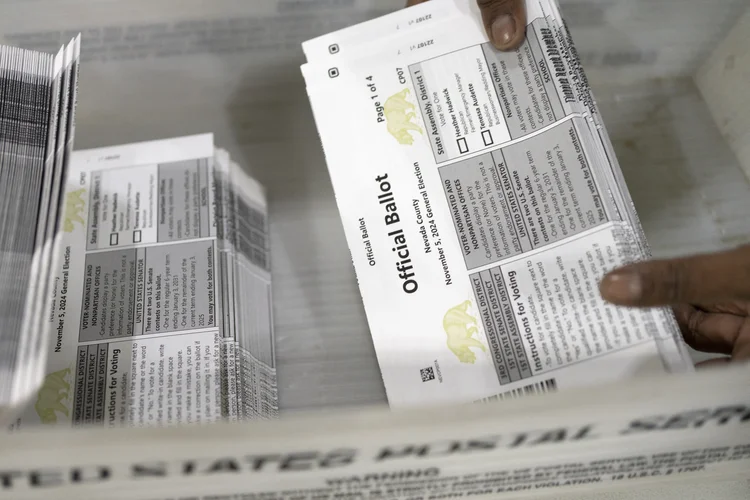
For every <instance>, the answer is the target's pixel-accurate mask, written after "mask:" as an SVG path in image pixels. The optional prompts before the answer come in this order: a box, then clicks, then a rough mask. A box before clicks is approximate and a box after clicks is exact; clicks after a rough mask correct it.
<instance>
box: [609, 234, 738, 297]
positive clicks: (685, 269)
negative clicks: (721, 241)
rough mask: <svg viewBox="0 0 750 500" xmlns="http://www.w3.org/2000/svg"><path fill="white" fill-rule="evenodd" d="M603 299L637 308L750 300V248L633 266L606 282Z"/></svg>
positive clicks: (617, 273)
mask: <svg viewBox="0 0 750 500" xmlns="http://www.w3.org/2000/svg"><path fill="white" fill-rule="evenodd" d="M600 291H601V293H602V297H603V298H604V299H605V300H607V301H609V302H612V303H614V304H619V305H624V306H636V307H651V306H668V305H676V304H690V303H693V304H694V303H712V302H720V301H723V300H750V246H745V247H740V248H737V249H735V250H729V251H726V252H719V253H714V254H707V255H697V256H693V257H685V258H679V259H670V260H654V261H650V262H641V263H638V264H632V265H629V266H626V267H623V268H621V269H618V270H616V271H613V272H612V273H610V274H608V275H607V276H605V277H604V280H602V283H601V286H600Z"/></svg>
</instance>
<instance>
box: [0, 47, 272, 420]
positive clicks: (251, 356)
mask: <svg viewBox="0 0 750 500" xmlns="http://www.w3.org/2000/svg"><path fill="white" fill-rule="evenodd" d="M79 50H80V49H79V39H78V38H76V39H75V40H74V41H73V42H71V44H70V46H68V47H66V48H65V49H63V50H62V51H61V52H60V54H58V56H57V57H55V58H52V57H51V56H47V55H44V54H40V53H36V52H30V51H25V50H18V49H13V48H2V52H0V69H2V72H3V73H2V78H3V80H2V86H0V144H2V152H1V153H0V155H1V156H0V159H1V160H2V163H1V164H0V179H2V181H1V182H0V189H2V190H3V193H2V195H1V197H2V198H1V199H2V204H0V207H1V208H0V210H2V212H0V242H1V243H0V244H1V245H2V252H1V253H0V307H2V313H1V314H0V340H1V341H2V345H3V350H2V353H3V357H2V359H0V369H1V370H2V371H3V374H4V376H3V377H2V381H1V382H0V384H2V389H1V392H0V398H2V401H0V403H2V404H3V405H4V406H8V407H18V406H19V405H22V406H25V409H23V410H21V412H20V417H18V418H16V419H15V421H14V422H13V423H12V427H13V428H14V429H20V428H22V427H27V426H31V425H34V424H39V423H42V424H49V425H54V424H64V425H71V423H72V425H76V426H77V425H84V424H88V425H98V426H104V427H120V426H161V425H170V424H181V423H209V422H214V421H217V420H219V419H227V420H238V419H257V418H274V417H276V416H277V415H278V393H277V384H276V365H275V353H274V338H273V320H272V310H271V276H270V258H269V242H268V217H267V206H266V199H265V192H264V190H263V188H262V187H261V186H260V185H259V184H257V183H256V182H255V181H254V180H253V179H251V178H249V177H248V176H247V175H246V174H245V173H244V172H243V171H242V169H241V168H240V167H239V166H238V165H237V164H236V163H235V162H233V161H232V159H231V158H230V156H229V154H228V153H227V152H226V151H223V150H221V149H217V148H215V146H214V140H213V135H211V134H206V135H199V136H190V137H182V138H176V139H167V140H160V141H152V142H144V143H137V144H127V145H122V146H115V147H107V148H100V149H92V150H86V151H76V152H72V138H73V129H74V128H73V123H74V113H73V109H74V105H75V102H76V101H75V90H76V82H77V70H78V65H77V60H78V54H79Z"/></svg>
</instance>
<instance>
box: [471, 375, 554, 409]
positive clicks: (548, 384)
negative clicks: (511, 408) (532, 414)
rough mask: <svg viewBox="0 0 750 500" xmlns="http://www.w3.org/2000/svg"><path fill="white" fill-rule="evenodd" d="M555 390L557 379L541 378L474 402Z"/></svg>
mask: <svg viewBox="0 0 750 500" xmlns="http://www.w3.org/2000/svg"><path fill="white" fill-rule="evenodd" d="M555 391H557V381H556V380H555V379H553V378H551V379H548V380H543V381H541V382H534V383H533V384H529V385H527V386H525V387H519V388H518V389H513V390H512V391H508V392H503V393H501V394H498V395H496V396H490V397H488V398H482V399H480V400H478V401H476V402H477V403H491V402H493V401H500V400H503V399H516V398H520V397H523V396H528V395H529V394H546V393H548V392H555Z"/></svg>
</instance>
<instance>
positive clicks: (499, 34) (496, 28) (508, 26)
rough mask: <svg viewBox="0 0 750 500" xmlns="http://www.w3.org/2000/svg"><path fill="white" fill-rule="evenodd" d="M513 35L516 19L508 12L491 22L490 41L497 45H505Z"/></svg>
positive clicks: (514, 34)
mask: <svg viewBox="0 0 750 500" xmlns="http://www.w3.org/2000/svg"><path fill="white" fill-rule="evenodd" d="M515 36H516V21H515V20H514V19H513V17H511V16H509V15H508V14H503V15H502V16H500V17H498V18H497V19H495V22H493V23H492V41H493V42H494V43H495V45H497V46H498V47H505V46H506V45H508V44H509V43H510V42H511V41H512V40H513V38H515Z"/></svg>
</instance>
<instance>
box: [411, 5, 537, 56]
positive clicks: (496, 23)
mask: <svg viewBox="0 0 750 500" xmlns="http://www.w3.org/2000/svg"><path fill="white" fill-rule="evenodd" d="M426 1H428V0H407V2H406V6H407V7H411V6H412V5H417V4H420V3H424V2H426ZM477 4H478V5H479V10H480V11H481V12H482V21H483V22H484V27H485V29H486V30H487V36H488V37H489V38H490V40H491V41H492V43H493V44H494V45H495V47H497V48H498V49H500V50H513V49H515V48H517V47H518V46H519V45H521V43H522V42H523V40H524V37H525V35H526V5H525V3H524V0H477Z"/></svg>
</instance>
